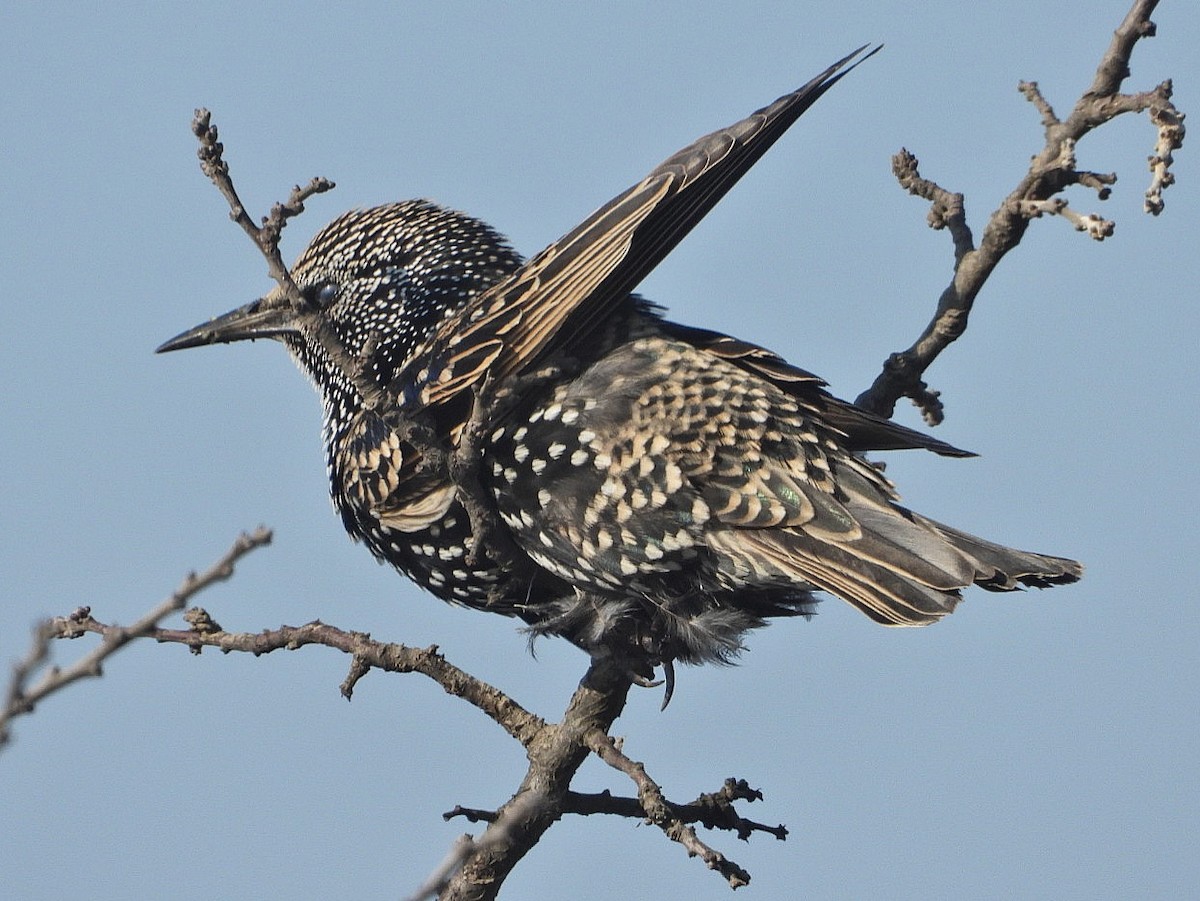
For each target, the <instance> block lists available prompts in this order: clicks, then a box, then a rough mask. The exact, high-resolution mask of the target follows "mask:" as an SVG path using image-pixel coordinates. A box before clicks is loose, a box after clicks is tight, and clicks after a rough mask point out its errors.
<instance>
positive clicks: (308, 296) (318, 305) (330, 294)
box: [300, 282, 338, 311]
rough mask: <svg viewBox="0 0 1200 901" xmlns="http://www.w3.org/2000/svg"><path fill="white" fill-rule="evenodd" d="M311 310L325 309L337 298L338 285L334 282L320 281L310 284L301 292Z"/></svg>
mask: <svg viewBox="0 0 1200 901" xmlns="http://www.w3.org/2000/svg"><path fill="white" fill-rule="evenodd" d="M300 293H301V294H302V295H303V296H304V301H305V303H306V304H307V305H308V307H309V309H310V310H313V311H316V310H324V309H326V308H328V307H329V305H330V304H331V303H333V301H334V300H335V299H336V298H337V293H338V289H337V285H335V284H333V282H318V283H317V284H315V285H309V286H308V287H307V288H304V289H302V290H301V292H300Z"/></svg>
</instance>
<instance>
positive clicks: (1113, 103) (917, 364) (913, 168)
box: [856, 0, 1184, 425]
mask: <svg viewBox="0 0 1200 901" xmlns="http://www.w3.org/2000/svg"><path fill="white" fill-rule="evenodd" d="M1155 6H1157V0H1136V2H1134V4H1133V6H1132V7H1131V9H1130V10H1129V13H1128V14H1127V15H1126V16H1125V19H1124V21H1122V22H1121V24H1120V26H1119V27H1118V28H1117V30H1116V32H1115V33H1114V35H1113V40H1112V43H1111V44H1110V45H1109V47H1108V50H1107V51H1106V52H1105V53H1104V55H1103V57H1102V58H1101V60H1100V63H1099V65H1098V66H1097V69H1096V75H1095V78H1094V79H1093V81H1092V84H1091V86H1090V87H1089V89H1088V90H1087V91H1086V92H1085V93H1084V94H1083V95H1082V96H1081V97H1080V98H1079V100H1078V101H1076V103H1075V105H1074V107H1073V108H1072V110H1071V113H1070V115H1069V116H1067V118H1066V119H1060V118H1059V116H1058V115H1057V114H1056V113H1055V111H1054V108H1053V106H1051V104H1050V103H1049V101H1047V100H1046V98H1045V97H1044V96H1043V95H1042V93H1041V91H1040V89H1039V88H1038V86H1037V83H1036V82H1021V84H1020V85H1019V90H1020V91H1021V93H1022V94H1024V96H1025V97H1026V98H1027V99H1028V100H1029V102H1030V103H1031V104H1032V105H1033V106H1034V108H1035V109H1036V110H1037V111H1038V113H1039V116H1040V119H1041V123H1042V128H1043V132H1044V138H1045V143H1044V146H1043V147H1042V149H1041V151H1039V152H1038V154H1037V155H1035V156H1034V157H1033V160H1032V161H1031V163H1030V166H1029V170H1028V172H1027V173H1026V174H1025V176H1024V177H1023V178H1022V179H1021V181H1020V183H1019V184H1018V185H1017V186H1016V187H1015V188H1014V189H1013V190H1012V192H1011V193H1009V195H1008V196H1007V197H1006V198H1005V199H1004V201H1003V202H1002V203H1001V204H1000V206H999V207H998V208H997V209H996V211H995V212H993V213H992V215H991V216H990V217H989V219H988V222H987V225H986V226H985V228H984V230H983V232H982V236H981V238H980V241H979V244H978V246H976V245H975V243H974V239H973V236H972V234H971V230H970V229H969V228H968V227H967V225H966V216H965V209H964V207H965V204H964V201H963V197H962V195H961V194H957V193H953V192H950V191H948V190H946V189H945V188H942V187H941V186H939V185H938V184H937V183H936V182H934V181H932V180H929V179H927V178H923V177H922V176H921V175H920V173H919V172H918V163H917V158H916V157H915V156H914V155H913V154H911V153H909V152H908V151H907V150H901V151H900V153H898V154H897V155H896V156H895V157H894V158H893V160H892V169H893V172H894V173H895V175H896V178H897V180H898V181H899V183H900V185H901V187H903V188H904V189H905V190H906V191H908V192H909V193H911V194H913V195H915V196H917V197H921V198H923V199H925V200H927V201H929V202H930V204H931V210H930V214H929V224H930V226H931V227H933V228H936V229H940V228H946V229H947V230H948V231H949V232H950V234H951V237H952V238H953V240H954V275H953V277H952V279H951V281H950V284H949V285H947V286H946V288H945V289H944V290H943V291H942V294H941V296H940V297H939V298H938V303H937V309H936V311H935V313H934V316H933V318H932V319H931V320H930V322H929V324H928V325H927V326H926V327H925V329H924V331H923V332H922V333H921V335H920V337H918V338H917V340H916V341H915V342H914V343H913V344H912V346H910V347H909V348H908V349H907V350H903V351H899V352H898V353H894V354H892V355H891V356H889V357H888V359H887V360H886V361H885V362H884V365H883V371H882V372H881V373H880V374H879V376H877V377H876V379H875V381H874V382H873V383H872V384H871V386H870V387H869V388H868V389H867V390H866V391H864V392H863V393H862V394H860V395H859V396H858V398H857V401H856V403H858V405H859V406H862V407H865V408H867V409H869V410H872V411H873V412H875V413H878V414H880V415H882V416H891V415H892V414H893V413H894V412H895V407H896V402H897V401H898V400H899V399H900V398H901V397H908V398H911V399H912V400H913V401H914V403H916V404H917V406H918V407H919V408H920V409H921V411H922V414H923V415H924V417H925V419H926V421H927V422H928V423H929V424H930V425H937V424H938V423H939V422H941V421H942V419H943V417H944V410H943V407H942V402H941V399H940V396H939V394H938V392H936V391H931V390H930V389H929V386H928V385H927V384H926V383H925V382H924V381H923V380H922V376H923V375H924V373H925V371H926V370H927V369H928V368H929V366H930V365H931V364H932V363H933V361H934V360H935V359H937V357H938V355H939V354H941V352H942V351H944V350H945V349H946V348H947V347H949V346H950V344H952V343H953V342H954V341H956V340H957V339H958V338H959V336H961V335H962V333H963V332H964V331H965V330H966V328H967V322H968V319H969V317H970V313H971V309H972V307H973V306H974V303H975V298H976V297H977V296H978V294H979V291H980V290H981V289H982V288H983V285H984V283H985V282H986V281H987V279H988V277H989V276H990V275H991V274H992V272H993V270H995V268H996V266H997V265H998V264H999V263H1000V260H1001V259H1003V258H1004V256H1005V254H1007V253H1008V252H1009V251H1010V250H1012V249H1013V248H1014V247H1016V246H1017V244H1019V243H1020V241H1021V239H1022V238H1023V237H1024V235H1025V230H1026V228H1028V226H1029V223H1030V221H1031V220H1033V219H1037V218H1041V217H1042V216H1045V215H1051V216H1057V217H1061V218H1063V219H1066V220H1067V221H1068V222H1070V223H1071V224H1072V225H1073V226H1074V227H1075V228H1076V229H1077V230H1078V231H1082V232H1085V233H1086V234H1088V235H1089V236H1090V237H1092V238H1094V239H1096V240H1104V239H1105V238H1107V237H1109V236H1111V235H1112V234H1113V229H1114V224H1113V223H1112V222H1111V221H1109V220H1107V219H1105V218H1103V217H1101V216H1099V215H1097V214H1095V213H1079V212H1077V211H1076V210H1074V209H1072V208H1071V207H1070V206H1069V205H1068V204H1067V201H1066V200H1065V198H1063V197H1061V196H1059V195H1060V194H1061V192H1062V191H1063V190H1065V189H1066V188H1069V187H1070V186H1072V185H1082V186H1083V187H1087V188H1090V189H1092V190H1094V191H1096V194H1097V197H1098V198H1099V199H1100V200H1104V199H1106V198H1107V197H1109V195H1110V194H1111V186H1112V185H1113V184H1114V183H1115V182H1116V180H1117V176H1116V174H1115V173H1100V172H1087V171H1080V170H1078V169H1077V168H1076V164H1075V145H1076V143H1077V142H1078V141H1079V140H1080V139H1082V138H1083V137H1084V136H1085V135H1087V134H1088V133H1089V132H1091V131H1093V130H1094V129H1096V128H1098V127H1100V126H1101V125H1104V124H1105V123H1106V122H1109V121H1111V120H1112V119H1114V118H1116V117H1117V116H1119V115H1121V114H1123V113H1128V112H1143V111H1147V110H1148V111H1149V113H1150V119H1151V122H1152V123H1153V124H1154V125H1155V126H1156V128H1157V135H1158V140H1157V142H1156V144H1155V147H1154V152H1153V154H1152V156H1151V157H1150V169H1151V172H1152V180H1151V185H1150V188H1149V189H1148V190H1147V191H1146V202H1145V209H1146V211H1147V212H1150V213H1154V214H1156V215H1157V214H1158V213H1159V212H1161V211H1162V209H1163V199H1162V194H1163V190H1164V189H1165V188H1167V187H1169V186H1170V185H1171V184H1172V183H1173V182H1174V174H1173V173H1172V172H1171V164H1172V162H1173V161H1174V156H1173V153H1174V151H1175V150H1177V149H1179V147H1181V146H1182V144H1183V137H1184V127H1183V119H1184V114H1183V113H1181V112H1180V111H1179V110H1177V109H1176V108H1175V106H1174V104H1173V103H1172V101H1171V82H1170V81H1164V82H1162V83H1161V84H1159V85H1158V86H1157V87H1156V88H1154V89H1153V90H1150V91H1145V92H1141V93H1134V94H1123V93H1121V92H1120V90H1121V85H1122V83H1123V82H1124V80H1125V79H1126V78H1127V77H1128V76H1129V60H1130V57H1131V55H1132V53H1133V48H1134V47H1135V46H1136V44H1137V42H1138V41H1139V40H1140V39H1141V38H1144V37H1150V36H1152V35H1153V34H1154V23H1153V22H1151V21H1150V14H1151V13H1152V12H1153V11H1154V8H1155Z"/></svg>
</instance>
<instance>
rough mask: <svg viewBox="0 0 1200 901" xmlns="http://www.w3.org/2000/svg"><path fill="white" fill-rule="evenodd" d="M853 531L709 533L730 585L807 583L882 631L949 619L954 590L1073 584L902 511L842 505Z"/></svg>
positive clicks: (1050, 569) (1031, 558) (1065, 563)
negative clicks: (836, 534)
mask: <svg viewBox="0 0 1200 901" xmlns="http://www.w3.org/2000/svg"><path fill="white" fill-rule="evenodd" d="M850 509H851V511H852V513H853V514H854V516H855V518H856V519H857V520H858V522H859V524H860V526H861V532H860V534H858V535H857V537H854V538H852V539H844V540H841V541H839V540H836V539H833V538H830V537H827V536H825V535H820V536H818V535H815V534H811V533H808V532H805V531H804V529H803V527H800V528H780V529H728V530H722V531H720V532H715V533H710V534H709V536H708V542H709V547H710V548H711V549H712V550H714V551H716V552H717V553H718V555H720V556H721V557H722V558H723V559H724V561H725V564H726V569H727V570H728V571H729V572H730V573H731V574H732V576H733V579H734V581H736V582H739V583H741V584H758V585H762V584H764V583H768V582H772V581H775V582H779V583H789V582H790V583H792V584H794V583H795V582H797V581H800V582H805V583H808V584H810V585H812V586H814V587H815V588H818V589H820V590H822V591H827V592H829V593H830V594H833V595H836V596H837V597H840V598H842V599H843V600H845V601H848V602H849V603H850V604H852V605H854V606H855V607H857V608H858V609H859V610H861V611H862V612H863V613H865V614H866V615H867V616H869V617H871V618H872V619H874V620H876V621H877V622H880V623H883V624H885V625H892V626H923V625H928V624H929V623H933V622H936V621H937V620H939V619H941V618H942V617H943V616H947V615H948V614H950V613H952V612H953V611H954V608H955V607H956V606H957V605H958V603H959V601H960V600H961V599H962V594H961V589H963V588H966V587H968V586H970V585H972V584H975V585H979V586H980V587H982V588H986V589H988V590H989V591H1013V590H1017V589H1019V588H1020V587H1022V586H1029V587H1036V588H1043V587H1047V586H1050V585H1061V584H1064V583H1068V582H1074V581H1076V580H1078V579H1079V577H1080V576H1081V575H1082V573H1083V567H1082V566H1081V565H1080V564H1079V563H1077V562H1076V561H1074V560H1068V559H1066V558H1063V557H1050V556H1046V555H1043V554H1034V553H1030V552H1028V551H1021V550H1017V549H1015V548H1009V547H1004V546H1003V545H999V544H995V543H993V542H990V541H986V540H984V539H982V538H977V537H976V536H974V535H969V534H967V533H966V532H960V531H958V530H957V529H952V528H950V527H949V526H944V525H942V524H941V523H938V522H935V521H933V520H931V519H927V518H925V517H923V516H920V515H918V514H915V513H910V512H909V511H907V510H905V509H904V508H902V507H891V506H886V507H885V506H872V505H862V506H857V508H856V507H855V506H852V507H851V508H850Z"/></svg>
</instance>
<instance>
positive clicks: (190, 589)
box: [0, 527, 271, 747]
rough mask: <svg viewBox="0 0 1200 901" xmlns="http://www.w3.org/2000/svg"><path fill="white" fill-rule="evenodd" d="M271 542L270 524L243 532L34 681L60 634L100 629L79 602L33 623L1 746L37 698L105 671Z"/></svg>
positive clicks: (0, 724)
mask: <svg viewBox="0 0 1200 901" xmlns="http://www.w3.org/2000/svg"><path fill="white" fill-rule="evenodd" d="M270 543H271V530H270V529H267V528H265V527H259V528H258V529H257V530H255V531H254V532H252V533H250V534H242V535H240V536H239V537H238V539H237V541H235V542H234V543H233V546H232V547H231V548H230V549H229V550H228V551H226V552H225V554H224V555H223V556H222V557H221V559H219V560H218V561H217V562H216V563H214V564H213V565H212V566H210V567H209V568H208V569H206V570H205V571H204V572H202V573H200V574H199V575H197V574H196V573H189V574H188V576H187V578H186V579H184V581H183V584H182V585H180V586H179V588H177V589H176V590H175V591H174V593H172V594H171V596H170V597H168V598H167V599H166V600H164V601H163V602H162V603H161V604H159V605H158V606H157V607H155V608H154V609H152V610H150V611H149V612H148V613H146V614H145V615H144V616H142V617H141V618H140V619H139V620H137V622H135V623H133V624H132V625H130V626H106V627H105V628H104V631H103V632H102V633H101V634H102V635H103V637H104V640H103V641H102V642H101V643H100V644H99V646H97V647H96V648H95V649H94V650H92V651H90V652H89V653H87V654H85V655H84V656H83V657H81V658H79V660H77V661H75V663H73V664H71V665H70V666H68V667H65V668H59V667H51V668H50V669H49V670H47V671H46V673H45V674H44V675H43V676H42V678H41V679H40V680H39V681H38V682H37V683H36V684H34V685H32V686H30V685H29V684H28V683H29V680H30V679H32V678H33V676H34V674H35V673H36V672H37V671H38V670H39V669H41V668H42V666H43V665H44V664H45V663H46V662H47V661H48V660H49V658H50V642H51V641H52V640H54V639H56V638H78V637H79V636H81V635H83V634H85V633H87V632H94V631H97V630H96V629H95V628H94V627H93V626H94V625H95V624H96V621H95V620H94V619H92V615H91V614H92V612H91V608H90V607H80V608H79V609H77V610H75V611H74V612H73V613H71V614H69V615H68V616H60V617H55V618H54V619H50V620H46V621H45V622H43V623H41V624H39V625H38V626H37V628H35V629H34V638H33V645H32V647H31V648H30V650H29V653H28V654H26V656H25V658H24V659H23V660H21V661H20V662H19V663H17V665H16V666H15V667H14V668H13V675H12V680H11V681H10V682H9V686H8V692H7V696H6V698H5V704H4V710H3V712H2V713H0V747H2V746H3V745H4V744H5V743H7V741H8V740H9V737H10V736H9V731H8V723H9V721H10V720H12V719H14V718H16V717H17V716H20V715H21V714H25V713H32V712H33V710H34V708H35V707H36V706H37V704H38V703H39V702H40V701H42V700H43V699H44V698H46V697H48V696H49V695H51V694H54V693H55V692H56V691H61V690H62V689H63V688H65V687H66V686H68V685H70V684H71V683H72V682H76V681H78V680H80V679H85V678H90V677H97V678H98V677H99V676H100V675H102V672H103V670H102V664H103V663H104V661H105V660H107V659H108V658H109V657H111V656H112V655H113V654H115V653H116V652H117V651H119V650H120V649H121V648H123V647H124V646H125V645H127V644H128V643H129V642H131V641H133V640H134V639H136V638H145V637H147V636H150V635H154V634H156V633H157V632H159V631H161V630H160V629H159V623H161V622H162V621H163V620H164V619H166V618H167V617H168V616H170V615H171V614H173V613H177V612H179V611H180V610H182V609H183V608H184V606H185V605H186V604H187V602H188V601H189V600H191V599H192V598H193V597H195V596H196V595H197V594H199V593H200V592H201V591H203V590H204V589H206V588H208V587H209V586H211V585H214V584H215V583H217V582H223V581H225V580H226V579H228V578H230V577H231V576H232V575H233V571H234V565H235V564H236V563H237V562H238V561H239V560H240V559H241V558H242V557H244V556H246V554H248V553H250V552H251V551H253V550H255V549H256V548H260V547H263V546H265V545H267V544H270Z"/></svg>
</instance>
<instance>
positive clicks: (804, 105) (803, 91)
mask: <svg viewBox="0 0 1200 901" xmlns="http://www.w3.org/2000/svg"><path fill="white" fill-rule="evenodd" d="M865 49H866V48H865V46H864V47H860V48H859V49H858V50H855V51H854V52H853V53H851V54H850V55H849V56H846V57H845V58H844V59H841V60H838V62H836V63H834V64H833V65H832V66H830V67H829V68H828V69H826V70H825V71H824V72H822V73H821V74H820V75H818V76H817V77H816V78H814V79H812V80H811V81H809V82H808V83H807V84H806V85H804V86H803V87H801V88H799V89H798V90H796V91H793V92H792V93H790V94H786V95H785V96H783V97H781V98H779V99H778V100H776V101H775V102H774V103H772V104H771V105H770V106H767V107H764V108H763V109H761V110H759V111H757V112H755V113H753V114H752V115H750V116H748V117H747V118H745V119H743V120H741V121H740V122H737V123H736V124H734V125H731V126H729V127H728V128H723V129H721V130H719V131H715V132H713V133H712V134H710V135H706V136H705V137H703V138H700V139H699V140H698V141H696V142H695V143H693V144H691V145H689V146H688V147H685V148H684V149H683V150H680V151H679V152H678V153H676V154H674V155H673V156H671V157H670V158H668V159H667V160H665V161H664V162H663V163H662V164H661V165H659V166H658V167H657V168H656V169H654V171H653V172H651V173H650V174H649V175H647V176H646V177H645V178H644V179H642V180H641V181H640V182H638V183H637V184H636V185H634V186H633V187H631V188H629V189H628V190H627V191H625V192H624V193H622V194H620V195H618V196H617V197H615V198H614V199H613V200H610V201H609V202H608V203H607V204H605V205H604V206H602V207H601V208H600V209H598V210H596V212H594V213H592V215H590V216H589V217H588V218H587V219H585V220H584V221H583V222H582V223H581V224H580V225H578V226H577V227H576V228H574V229H572V230H571V231H570V232H568V233H567V234H566V235H565V236H563V237H562V238H561V239H559V240H558V241H556V242H554V243H553V244H551V245H550V246H549V247H547V248H546V249H545V250H543V251H542V252H541V253H539V254H538V255H537V256H535V257H533V258H532V259H531V260H529V261H528V262H527V263H526V264H525V265H524V266H523V267H522V268H521V269H519V270H517V271H516V272H515V273H513V275H511V276H510V277H509V278H507V279H505V280H504V281H503V282H500V283H499V284H497V285H496V286H495V287H493V288H492V289H490V290H489V291H487V292H485V293H484V294H482V295H480V297H479V298H478V299H477V300H476V301H474V302H473V303H472V304H471V305H469V306H468V307H467V308H466V309H465V310H464V311H463V312H462V313H461V314H460V315H458V316H455V317H453V318H452V319H450V320H449V321H447V322H446V323H445V324H444V325H443V327H442V329H441V330H440V331H439V333H438V335H437V336H436V337H435V338H434V340H433V342H432V344H431V346H430V348H429V352H428V353H427V354H425V355H422V362H420V363H418V364H416V365H417V366H419V367H420V370H419V371H417V372H412V371H406V372H404V373H402V374H401V375H400V378H399V382H400V383H399V384H398V385H397V386H396V388H397V391H398V393H400V394H401V395H402V397H403V399H404V402H405V403H406V404H414V403H415V404H417V405H419V406H421V407H433V406H438V405H442V404H446V403H448V402H450V401H452V400H455V399H457V398H461V397H462V396H463V393H464V392H466V391H470V390H473V389H474V388H475V387H477V386H480V385H482V383H483V380H484V379H485V378H487V377H489V376H490V377H492V378H495V379H503V378H505V377H507V376H511V375H514V374H517V373H520V372H522V371H526V370H528V369H530V368H532V367H533V366H535V365H536V364H537V363H538V362H539V361H540V360H541V359H543V358H544V357H545V355H546V354H547V353H548V352H549V351H550V350H552V349H553V348H555V347H556V346H559V345H561V344H563V343H566V342H567V341H568V340H570V338H572V337H574V336H578V335H581V334H586V333H587V332H588V330H589V329H590V328H592V327H593V326H594V324H595V323H596V322H598V321H600V320H602V319H603V318H604V317H605V316H606V315H607V314H609V313H610V312H611V311H612V310H613V309H614V308H615V306H616V305H617V304H619V303H620V302H621V301H622V299H623V298H625V297H626V296H627V295H628V293H629V292H630V291H631V290H633V288H634V287H636V286H637V284H638V283H639V282H640V281H641V280H642V279H643V278H645V276H646V275H648V274H649V273H650V271H651V270H652V269H653V268H654V267H655V266H657V265H658V264H659V263H660V262H661V261H662V260H663V258H664V257H666V255H667V254H668V253H670V251H671V250H672V249H673V248H674V247H675V245H676V244H678V243H679V241H680V240H682V239H683V237H684V236H685V235H686V234H687V233H688V232H689V231H691V230H692V228H693V227H694V226H695V225H696V223H698V222H699V221H700V220H701V219H702V218H704V216H705V215H706V214H707V213H708V211H709V210H711V209H712V208H713V206H715V205H716V203H717V201H719V200H720V199H721V198H722V197H723V196H724V195H725V193H726V192H727V191H728V190H729V189H730V188H731V187H732V186H733V185H734V184H735V183H736V182H737V180H738V179H739V178H741V177H742V176H743V175H744V174H745V173H746V172H747V171H748V170H749V169H750V167H751V166H753V165H754V164H755V163H756V162H758V160H759V159H760V158H761V157H762V155H763V154H764V153H765V152H766V151H767V149H768V148H769V147H770V146H771V145H772V144H774V143H775V141H776V140H778V139H779V137H780V136H781V135H782V134H783V133H784V132H785V131H786V130H787V129H788V128H789V127H790V126H791V125H792V124H793V123H794V122H795V121H796V120H797V119H798V118H799V117H800V116H801V114H802V113H804V111H805V110H807V109H808V108H809V107H810V106H812V105H813V103H815V102H816V101H817V99H818V98H819V97H820V96H821V95H822V94H824V93H825V92H826V91H827V90H829V89H830V88H831V87H832V86H833V85H834V84H836V83H837V82H838V81H839V80H840V79H841V78H842V77H844V76H845V75H846V74H847V73H848V72H849V71H850V70H851V69H853V68H854V66H855V65H857V64H858V63H859V62H862V61H863V60H865V59H867V58H869V57H870V56H872V55H873V54H874V53H876V52H877V51H878V50H879V48H878V47H876V48H875V49H874V50H872V51H870V52H869V53H867V54H866V55H865V56H864V55H862V53H863V50H865ZM856 58H857V62H854V63H853V65H852V64H851V63H852V61H854V60H855V59H856Z"/></svg>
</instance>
